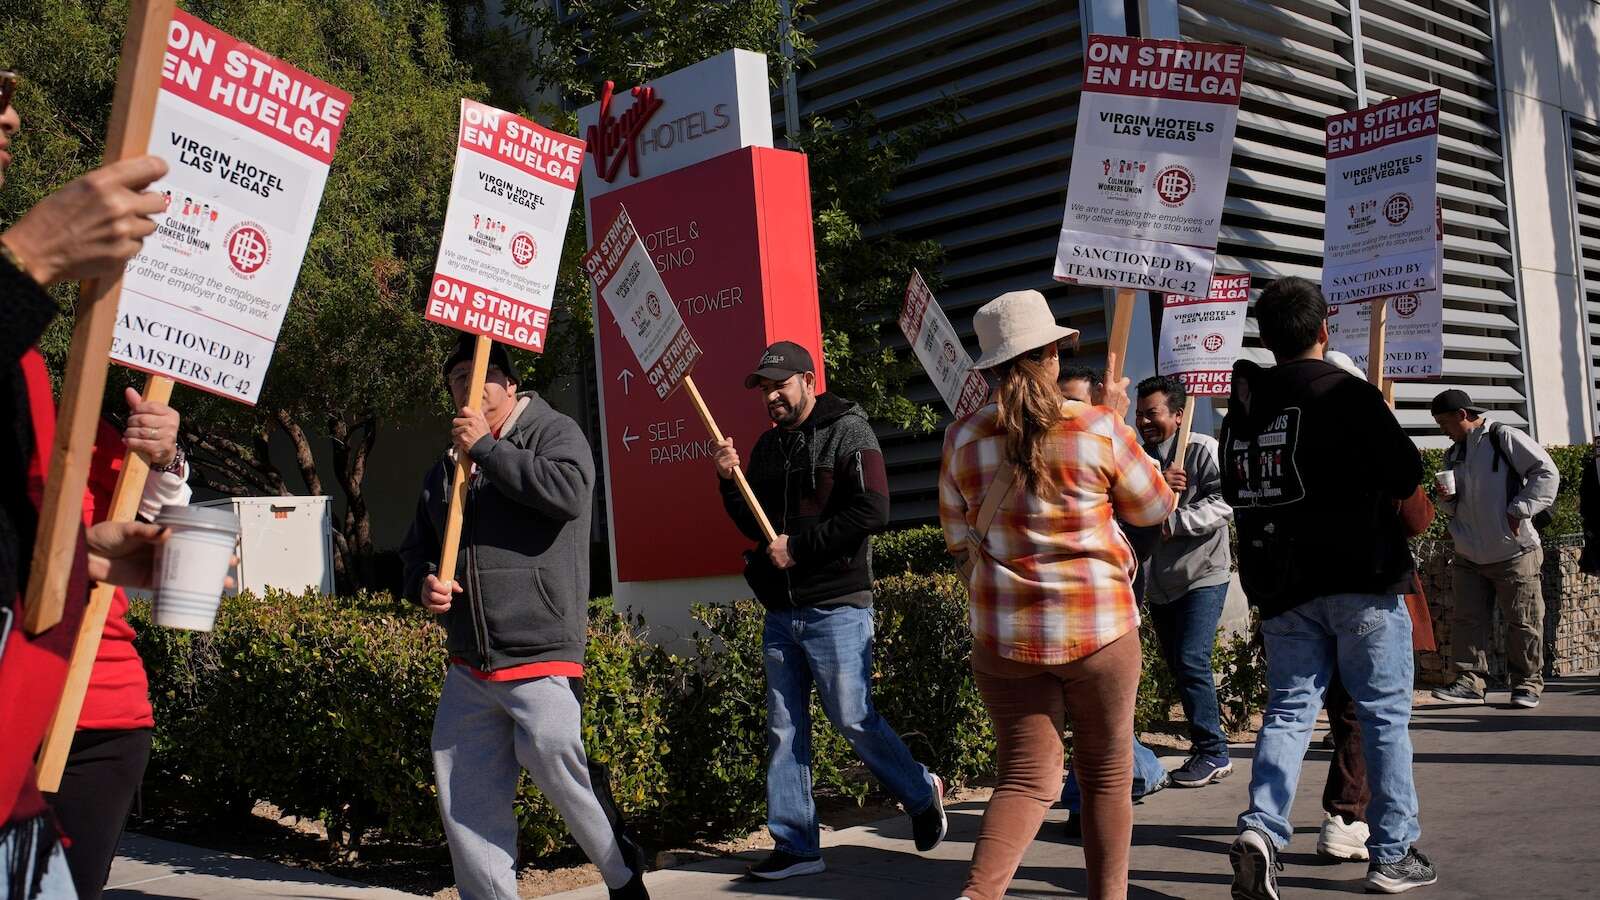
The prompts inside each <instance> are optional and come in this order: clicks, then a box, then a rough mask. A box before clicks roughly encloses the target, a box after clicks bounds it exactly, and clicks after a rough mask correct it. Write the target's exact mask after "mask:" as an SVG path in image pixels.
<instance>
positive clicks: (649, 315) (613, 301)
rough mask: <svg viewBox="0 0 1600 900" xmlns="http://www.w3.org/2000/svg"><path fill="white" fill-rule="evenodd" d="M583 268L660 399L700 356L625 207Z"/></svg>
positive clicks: (675, 384) (589, 255)
mask: <svg viewBox="0 0 1600 900" xmlns="http://www.w3.org/2000/svg"><path fill="white" fill-rule="evenodd" d="M583 270H584V272H585V273H587V274H588V276H589V280H590V281H591V282H593V284H594V290H595V293H597V294H599V295H600V296H601V297H602V298H604V299H605V301H606V308H607V309H609V310H611V315H612V317H613V318H614V320H615V321H616V324H617V327H618V328H620V329H621V330H622V336H623V337H625V338H626V339H627V341H628V348H629V349H630V350H632V351H633V358H634V359H636V360H638V363H639V369H640V370H641V371H642V372H644V381H645V384H647V385H649V386H650V388H651V389H652V390H654V391H655V394H656V396H657V397H658V398H660V399H662V400H665V399H666V398H667V397H669V396H671V394H672V392H673V391H675V390H677V389H678V385H680V384H682V383H683V379H684V376H686V375H688V374H689V370H690V369H693V368H694V364H695V362H696V361H698V360H699V359H700V357H701V356H702V355H703V354H701V352H700V347H699V345H697V344H696V343H695V342H694V335H692V334H690V333H689V329H688V327H687V326H686V325H684V324H683V316H681V315H679V313H678V307H677V305H676V304H674V303H673V302H672V295H671V294H668V293H667V285H666V283H665V282H663V281H662V280H661V273H660V272H657V271H656V267H655V263H654V262H652V261H651V259H650V254H649V253H648V252H646V251H645V249H644V243H643V242H642V241H640V240H639V232H638V231H637V230H635V229H634V227H633V220H632V219H629V218H628V210H627V208H626V207H623V208H621V209H619V210H618V211H617V217H616V218H615V219H614V220H612V222H611V226H610V227H609V228H607V229H606V230H605V232H604V235H603V236H602V237H601V238H600V240H599V241H597V242H595V245H594V247H593V248H592V249H590V250H589V252H587V253H585V254H584V255H583Z"/></svg>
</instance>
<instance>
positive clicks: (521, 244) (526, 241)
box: [510, 231, 539, 268]
mask: <svg viewBox="0 0 1600 900" xmlns="http://www.w3.org/2000/svg"><path fill="white" fill-rule="evenodd" d="M510 249H511V261H512V262H514V263H516V264H517V265H518V266H520V267H522V268H527V267H528V263H531V262H533V261H534V260H535V259H538V258H539V245H538V244H537V243H535V242H534V240H533V235H531V234H529V233H527V232H526V231H519V232H517V233H516V234H515V235H513V236H512V238H511V248H510Z"/></svg>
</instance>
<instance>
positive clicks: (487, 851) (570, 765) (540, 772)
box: [433, 665, 633, 900]
mask: <svg viewBox="0 0 1600 900" xmlns="http://www.w3.org/2000/svg"><path fill="white" fill-rule="evenodd" d="M519 764H520V765H519ZM521 769H527V770H528V774H529V775H532V776H533V783H534V784H535V785H537V786H538V788H539V790H540V791H542V792H543V793H544V795H545V797H547V798H549V800H550V803H551V804H552V805H554V806H555V808H556V811H557V812H559V813H560V814H561V818H562V820H563V821H565V822H566V823H567V829H568V830H569V831H571V832H572V836H573V838H575V839H576V840H577V842H578V846H580V847H582V848H583V852H584V853H586V854H587V855H588V857H589V860H590V862H593V863H594V864H595V865H596V866H597V867H598V868H599V869H600V874H601V876H602V877H603V878H605V881H606V885H607V886H608V887H611V888H620V887H622V886H623V885H625V884H627V883H628V879H630V878H631V877H632V876H633V873H632V871H631V870H630V869H629V868H628V863H627V862H626V861H625V860H624V858H623V855H622V848H621V847H620V846H619V845H618V843H617V837H616V833H615V832H614V831H613V830H612V828H611V822H610V820H609V819H608V818H607V817H606V813H605V810H604V808H602V807H601V805H600V801H599V799H597V798H596V796H595V791H594V786H593V785H592V784H591V783H590V780H589V761H588V757H587V756H586V755H585V754H584V751H583V728H582V719H581V714H580V709H579V706H578V697H577V695H576V694H574V693H573V688H572V685H571V684H569V683H568V681H567V679H566V678H564V677H561V676H554V677H548V678H533V679H528V680H526V681H503V682H495V681H481V680H479V679H477V678H474V677H473V676H472V675H471V674H470V673H469V672H467V671H466V670H465V669H463V668H461V667H460V666H456V665H452V666H451V667H450V671H449V673H448V674H447V675H446V676H445V680H444V690H443V692H441V693H440V695H439V711H438V712H437V713H436V714H435V715H434V719H433V773H434V780H435V781H436V782H437V784H438V785H439V812H440V815H441V817H442V818H443V819H444V833H445V837H446V838H447V839H448V840H449V842H450V864H451V866H452V867H454V869H455V876H456V887H457V889H459V890H460V892H461V900H516V897H517V873H516V862H517V820H516V816H515V814H514V813H513V811H512V802H513V800H514V799H515V797H516V793H517V780H518V778H519V777H520V776H521V774H522V773H521V771H520V770H521Z"/></svg>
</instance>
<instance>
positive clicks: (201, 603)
mask: <svg viewBox="0 0 1600 900" xmlns="http://www.w3.org/2000/svg"><path fill="white" fill-rule="evenodd" d="M156 524H157V525H161V526H162V527H164V528H167V529H168V530H170V531H171V534H170V535H168V537H167V539H166V541H165V542H163V543H162V544H161V545H160V546H159V547H158V548H157V549H156V605H155V618H156V624H157V625H160V626H162V627H164V628H182V629H186V630H188V631H210V630H211V628H212V626H213V625H214V624H215V623H216V621H217V608H218V607H220V606H221V605H222V583H223V580H224V579H226V578H227V577H228V567H229V564H230V561H231V560H232V557H233V548H234V546H235V545H236V544H237V543H238V542H239V517H238V516H236V515H234V514H233V512H232V511H231V510H227V509H217V508H215V507H203V506H163V507H162V508H161V515H159V516H157V517H156Z"/></svg>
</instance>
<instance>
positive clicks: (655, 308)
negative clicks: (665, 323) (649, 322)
mask: <svg viewBox="0 0 1600 900" xmlns="http://www.w3.org/2000/svg"><path fill="white" fill-rule="evenodd" d="M644 303H645V305H646V306H648V307H650V315H652V316H654V317H656V318H658V319H659V318H661V298H660V297H657V296H656V292H655V291H651V292H650V293H648V294H646V295H645V298H644Z"/></svg>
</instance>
